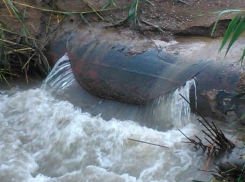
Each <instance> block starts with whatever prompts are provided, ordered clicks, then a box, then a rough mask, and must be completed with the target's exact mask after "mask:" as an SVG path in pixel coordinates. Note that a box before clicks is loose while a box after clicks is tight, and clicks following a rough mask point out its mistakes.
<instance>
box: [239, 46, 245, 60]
mask: <svg viewBox="0 0 245 182" xmlns="http://www.w3.org/2000/svg"><path fill="white" fill-rule="evenodd" d="M244 57H245V48H244V49H243V53H242V56H241V58H240V59H239V61H238V62H240V63H241V64H242V63H243V60H244Z"/></svg>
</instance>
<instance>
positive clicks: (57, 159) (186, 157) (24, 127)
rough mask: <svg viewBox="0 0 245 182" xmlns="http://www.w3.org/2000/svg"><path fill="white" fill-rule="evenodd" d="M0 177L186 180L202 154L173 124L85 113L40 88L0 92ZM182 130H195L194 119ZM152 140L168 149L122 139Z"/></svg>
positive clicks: (40, 181) (4, 181)
mask: <svg viewBox="0 0 245 182" xmlns="http://www.w3.org/2000/svg"><path fill="white" fill-rule="evenodd" d="M0 111H1V112H0V121H1V122H0V132H1V138H0V153H1V156H0V179H1V182H9V181H30V182H44V181H45V182H53V181H64V182H65V181H71V182H76V181H91V182H92V181H127V182H131V181H132V182H134V181H139V182H140V181H146V182H147V181H159V182H160V181H162V182H163V181H164V182H165V181H169V182H174V181H191V180H192V179H199V178H201V176H202V175H207V174H203V173H200V172H198V171H197V167H200V168H201V167H202V165H203V162H204V161H203V159H202V158H201V157H200V156H197V154H196V153H195V152H193V151H191V150H190V149H189V147H188V146H187V145H186V144H184V143H181V140H185V139H184V137H183V135H182V134H181V133H180V132H179V131H178V130H169V131H167V132H158V131H156V130H153V129H149V128H146V127H142V126H139V125H138V124H137V123H135V122H133V121H119V120H115V119H113V120H110V121H105V120H103V119H101V118H100V117H91V116H90V115H89V114H88V113H83V112H82V111H81V110H80V109H78V108H75V107H74V106H73V105H72V104H70V103H68V102H66V101H59V100H56V99H55V98H53V97H52V96H51V95H50V93H49V92H47V91H45V90H42V89H30V90H26V91H19V92H17V93H16V94H14V95H12V96H8V95H0ZM182 131H183V132H184V133H191V134H195V133H196V132H198V131H197V130H196V127H195V125H194V124H187V125H186V126H185V127H184V128H183V129H182ZM128 138H132V139H137V140H142V141H147V142H152V143H156V144H161V145H165V146H167V147H169V148H170V149H166V148H160V147H156V146H151V145H147V144H143V143H139V142H134V141H130V140H128Z"/></svg>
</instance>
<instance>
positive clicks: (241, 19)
mask: <svg viewBox="0 0 245 182" xmlns="http://www.w3.org/2000/svg"><path fill="white" fill-rule="evenodd" d="M215 13H218V17H217V19H216V22H215V24H214V27H213V30H212V33H211V35H213V33H214V31H215V29H216V26H217V22H218V20H219V17H220V16H221V15H222V14H224V13H237V15H236V16H235V18H233V19H232V21H231V22H230V23H229V26H228V28H227V30H226V32H225V35H224V38H223V41H222V43H221V46H220V49H219V52H220V51H221V50H222V49H223V48H224V46H225V45H226V44H227V43H228V47H227V49H226V53H225V55H227V53H228V52H229V50H230V48H231V46H232V45H233V44H234V43H235V42H236V40H237V39H238V38H239V37H240V36H241V35H242V33H243V32H245V10H238V9H232V10H224V11H218V12H215ZM244 58H245V48H244V50H243V54H242V56H241V58H240V59H239V60H238V62H240V63H243V60H244Z"/></svg>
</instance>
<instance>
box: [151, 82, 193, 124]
mask: <svg viewBox="0 0 245 182" xmlns="http://www.w3.org/2000/svg"><path fill="white" fill-rule="evenodd" d="M192 86H193V87H194V89H195V103H197V98H196V83H195V79H191V80H189V81H187V82H186V84H185V85H184V86H182V87H180V88H178V89H176V90H175V91H174V92H172V93H170V94H167V95H163V96H161V97H159V98H158V99H157V100H156V101H155V103H156V106H155V109H154V117H155V118H158V119H160V120H162V121H164V122H162V124H164V125H166V124H169V125H172V126H173V127H175V128H180V127H183V126H184V125H186V124H187V123H189V122H190V116H191V108H190V105H189V103H188V102H189V101H190V88H191V87H192ZM180 95H182V96H183V97H184V98H185V99H186V100H187V101H188V102H186V101H185V100H184V99H183V98H182V97H181V96H180ZM195 105H196V104H195ZM158 123H161V122H158Z"/></svg>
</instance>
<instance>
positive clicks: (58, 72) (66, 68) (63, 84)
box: [41, 54, 75, 90]
mask: <svg viewBox="0 0 245 182" xmlns="http://www.w3.org/2000/svg"><path fill="white" fill-rule="evenodd" d="M74 81H75V76H74V74H73V72H72V69H71V63H70V60H69V57H68V56H67V55H66V54H65V55H64V56H63V57H61V58H60V59H59V60H58V61H57V63H56V64H55V66H54V67H53V69H52V71H51V72H50V73H49V75H48V76H47V78H46V79H45V80H44V82H43V84H42V86H41V88H42V89H50V88H52V89H53V90H64V89H65V88H67V87H69V86H70V85H71V84H72V83H73V82H74Z"/></svg>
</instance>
